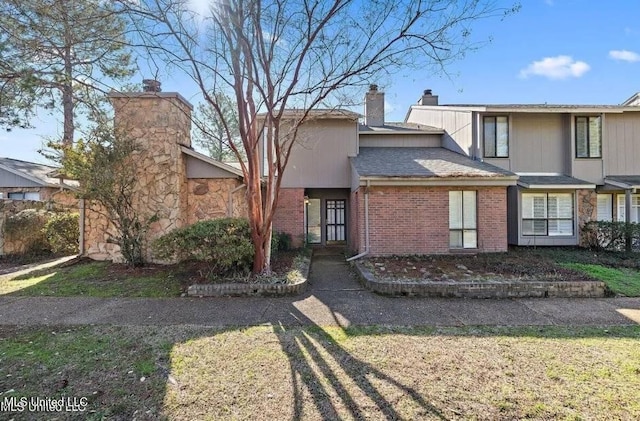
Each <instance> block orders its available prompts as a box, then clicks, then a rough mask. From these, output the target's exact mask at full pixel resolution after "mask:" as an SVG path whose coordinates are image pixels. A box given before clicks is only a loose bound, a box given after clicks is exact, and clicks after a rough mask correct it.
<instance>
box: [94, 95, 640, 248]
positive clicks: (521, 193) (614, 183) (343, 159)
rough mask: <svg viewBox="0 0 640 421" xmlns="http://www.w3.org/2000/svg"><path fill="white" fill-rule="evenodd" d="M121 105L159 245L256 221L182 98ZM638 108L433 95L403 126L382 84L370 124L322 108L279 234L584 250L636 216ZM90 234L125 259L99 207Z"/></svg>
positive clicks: (120, 101) (130, 99) (388, 243)
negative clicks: (203, 224) (586, 228)
mask: <svg viewBox="0 0 640 421" xmlns="http://www.w3.org/2000/svg"><path fill="white" fill-rule="evenodd" d="M111 101H112V104H113V106H114V109H115V116H116V125H118V126H120V127H124V128H126V129H127V131H128V132H129V133H131V134H132V135H133V136H134V137H135V138H137V139H140V141H141V142H142V144H143V145H144V146H145V148H144V151H143V152H141V153H140V155H139V156H138V157H136V162H137V163H138V166H137V167H138V168H137V170H138V171H139V174H140V180H141V183H140V187H139V191H137V195H136V197H137V199H136V200H137V201H138V203H139V206H141V209H146V210H147V211H148V212H150V213H154V214H157V215H158V216H159V220H158V221H157V222H154V224H153V225H152V227H151V229H150V231H149V237H148V240H149V241H151V240H153V239H154V238H156V237H158V236H160V235H162V234H163V233H166V232H168V231H170V230H171V229H174V228H178V227H181V226H185V225H188V224H191V223H193V222H196V221H198V220H201V219H208V218H217V217H222V216H246V214H247V212H246V204H245V201H244V193H245V189H244V180H243V178H242V173H241V172H240V171H239V170H238V169H236V168H235V167H233V166H230V165H228V164H224V163H221V162H218V161H215V160H213V159H211V158H208V157H206V156H204V155H202V154H199V153H197V152H196V151H194V150H193V149H192V147H191V140H190V113H191V105H190V104H189V103H188V102H187V101H186V100H185V99H184V98H182V97H181V96H180V95H179V94H177V93H161V92H143V93H127V94H112V95H111ZM638 103H639V102H638V95H635V96H633V97H631V98H630V99H629V100H627V102H625V103H624V104H622V105H603V106H597V105H594V106H579V105H526V104H520V105H440V104H439V103H438V97H437V96H435V95H433V94H432V93H431V91H428V90H427V91H425V92H424V95H422V97H421V98H420V100H419V101H418V103H417V104H415V105H412V106H411V107H410V109H409V111H408V112H407V115H406V118H405V121H403V122H399V123H389V122H385V120H384V93H382V92H380V91H378V89H377V87H376V86H375V85H372V86H371V87H370V90H369V91H368V92H367V93H366V95H365V111H364V118H363V119H362V121H361V118H360V117H361V116H360V115H359V114H356V113H354V112H350V111H344V110H315V111H314V112H313V113H312V115H311V119H310V120H308V121H306V122H305V123H304V124H303V125H302V126H301V127H300V130H299V134H298V139H297V142H296V144H295V145H294V147H293V150H292V155H291V157H290V159H289V163H288V166H287V168H286V171H285V173H284V174H283V175H282V177H283V178H282V180H281V181H282V183H281V186H282V188H281V191H280V195H279V201H278V208H277V210H276V214H275V216H274V221H273V226H274V229H275V230H276V231H283V232H287V233H289V234H291V236H292V239H293V240H294V244H296V245H302V244H304V243H306V244H309V245H315V246H327V245H339V246H344V247H345V248H347V249H348V250H350V251H351V252H353V253H355V254H358V255H362V254H369V255H392V254H437V253H460V252H462V253H464V252H501V251H505V250H506V249H507V247H508V245H509V244H515V245H577V244H580V227H581V225H582V224H584V223H585V222H586V221H589V220H594V219H603V220H607V219H608V220H626V221H630V222H638V221H639V219H640V195H639V194H638V193H637V189H638V187H640V160H638V159H637V156H639V155H640V141H638V139H637V135H636V133H640V107H639V106H637V104H638ZM292 113H295V112H294V111H292ZM292 118H295V116H294V115H293V114H292ZM83 226H84V241H83V244H84V245H85V254H87V255H88V256H90V257H93V258H96V259H116V260H117V258H118V257H117V256H118V250H117V248H115V246H114V245H113V244H109V242H108V241H107V238H108V235H107V234H105V233H106V232H108V229H109V227H108V224H106V222H105V221H104V219H103V218H102V219H101V217H100V216H99V212H97V210H91V209H88V210H87V212H86V216H85V218H84V225H83Z"/></svg>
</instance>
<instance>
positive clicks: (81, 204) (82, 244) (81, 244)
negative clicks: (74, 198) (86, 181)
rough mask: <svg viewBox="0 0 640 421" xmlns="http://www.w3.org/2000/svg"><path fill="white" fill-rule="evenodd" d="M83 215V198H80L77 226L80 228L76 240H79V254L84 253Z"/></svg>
mask: <svg viewBox="0 0 640 421" xmlns="http://www.w3.org/2000/svg"><path fill="white" fill-rule="evenodd" d="M84 217H85V211H84V199H80V217H79V219H80V224H79V228H80V238H79V239H78V241H79V242H80V244H79V245H78V246H79V247H78V254H79V255H80V256H83V255H84Z"/></svg>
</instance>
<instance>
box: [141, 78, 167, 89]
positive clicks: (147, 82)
mask: <svg viewBox="0 0 640 421" xmlns="http://www.w3.org/2000/svg"><path fill="white" fill-rule="evenodd" d="M160 85H161V83H160V81H158V80H155V79H143V80H142V91H143V92H160V91H161V90H162V89H161V88H160Z"/></svg>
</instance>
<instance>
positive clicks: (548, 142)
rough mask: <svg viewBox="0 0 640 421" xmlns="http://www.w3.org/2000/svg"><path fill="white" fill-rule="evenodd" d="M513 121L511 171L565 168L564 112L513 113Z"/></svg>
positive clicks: (540, 171)
mask: <svg viewBox="0 0 640 421" xmlns="http://www.w3.org/2000/svg"><path fill="white" fill-rule="evenodd" d="M510 125H511V130H510V136H511V138H510V139H509V143H510V145H509V146H510V150H509V156H510V160H511V168H510V169H511V171H515V172H538V173H564V172H565V161H564V153H565V148H564V144H563V127H562V126H563V124H562V116H561V115H559V114H513V115H512V116H511V119H510Z"/></svg>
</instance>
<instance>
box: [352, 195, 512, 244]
mask: <svg viewBox="0 0 640 421" xmlns="http://www.w3.org/2000/svg"><path fill="white" fill-rule="evenodd" d="M450 190H476V191H477V192H478V209H477V210H478V213H477V217H478V251H480V252H500V251H506V250H507V194H506V187H477V188H474V187H468V188H455V187H454V188H451V187H371V188H370V189H369V235H370V242H371V254H372V255H392V254H399V255H403V254H404V255H406V254H443V253H449V252H450V249H449V191H450ZM358 196H359V197H358V199H357V202H358V209H360V210H361V213H360V215H359V218H358V219H359V220H360V221H361V224H360V225H359V227H358V231H359V232H358V236H357V238H359V239H360V242H359V244H358V246H359V247H358V251H359V252H362V251H364V194H359V195H358ZM353 204H354V202H353V201H352V206H353Z"/></svg>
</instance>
